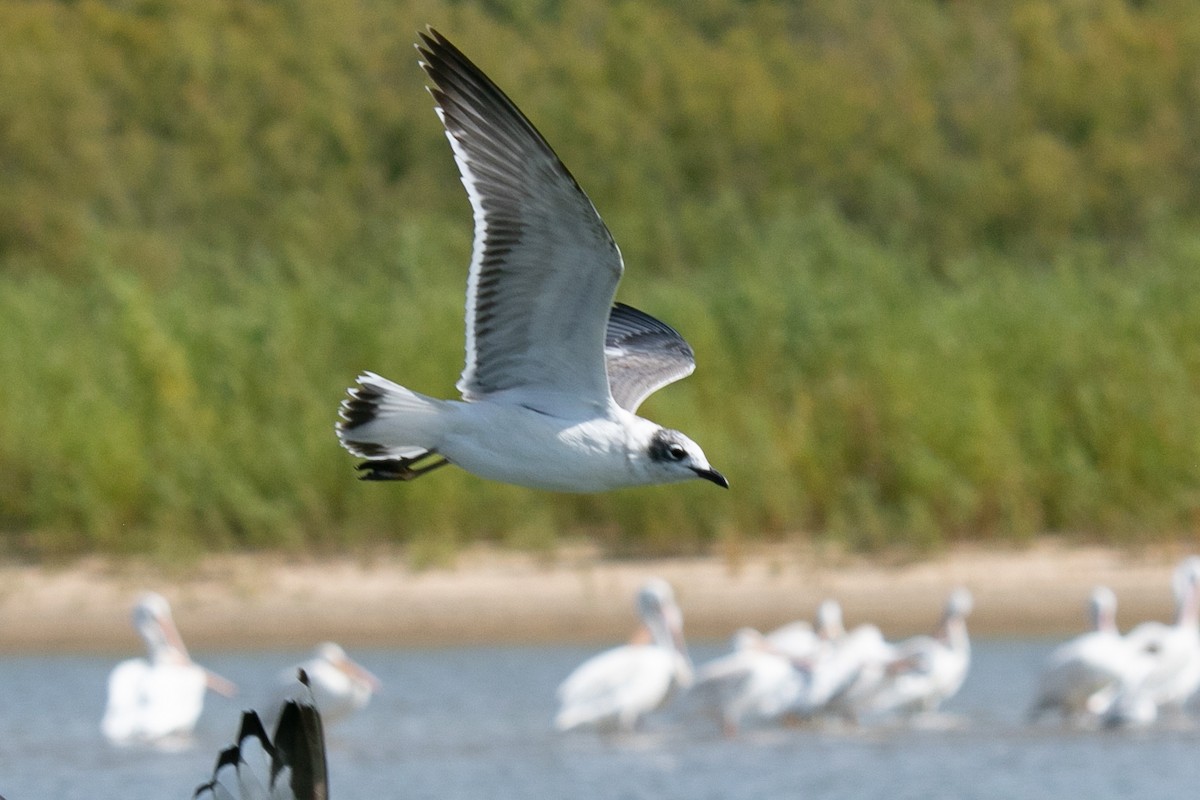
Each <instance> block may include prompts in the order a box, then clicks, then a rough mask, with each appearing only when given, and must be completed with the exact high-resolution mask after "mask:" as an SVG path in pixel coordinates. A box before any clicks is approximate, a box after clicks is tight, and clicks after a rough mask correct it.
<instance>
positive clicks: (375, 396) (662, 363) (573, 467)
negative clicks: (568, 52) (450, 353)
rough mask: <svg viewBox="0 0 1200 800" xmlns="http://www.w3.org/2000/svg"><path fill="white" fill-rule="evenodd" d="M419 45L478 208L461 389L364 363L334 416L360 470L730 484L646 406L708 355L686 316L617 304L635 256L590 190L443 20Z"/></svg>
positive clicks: (530, 480) (397, 475) (595, 483)
mask: <svg viewBox="0 0 1200 800" xmlns="http://www.w3.org/2000/svg"><path fill="white" fill-rule="evenodd" d="M418 51H419V53H420V55H421V61H420V64H421V67H422V68H423V69H424V70H425V73H426V74H427V75H428V77H429V80H430V82H431V84H432V85H431V87H430V93H431V94H432V95H433V98H434V101H435V102H436V104H437V113H438V116H439V117H440V118H441V120H442V123H443V125H444V126H445V128H446V136H447V138H448V139H449V140H450V146H451V148H452V149H453V151H454V160H455V161H456V162H457V164H458V170H459V172H460V173H461V175H462V182H463V185H464V186H465V187H466V190H467V197H468V199H469V200H470V202H471V208H472V210H473V212H474V219H475V239H474V245H473V250H472V254H471V266H470V270H469V272H468V277H467V302H466V329H467V330H466V350H467V357H466V367H465V368H464V369H463V371H462V375H461V377H460V378H459V381H458V390H459V392H461V394H462V400H461V401H456V400H437V399H434V398H432V397H427V396H425V395H421V394H418V393H417V392H414V391H412V390H410V389H406V388H404V387H403V386H400V385H398V384H396V383H393V382H391V381H389V380H387V379H385V378H382V377H380V376H379V375H376V374H375V373H372V372H364V373H363V374H361V375H360V376H359V377H358V385H357V386H356V387H354V388H352V389H350V390H349V391H348V394H349V398H348V399H346V400H344V401H343V402H342V404H341V409H340V420H339V421H338V423H337V436H338V439H339V440H340V441H341V443H342V446H343V447H345V448H346V449H347V450H349V451H350V452H351V453H353V454H354V455H356V456H359V457H361V458H365V459H367V460H366V461H365V462H363V463H362V464H361V465H359V469H360V470H361V471H362V476H361V477H362V478H364V479H366V480H403V481H407V480H412V479H414V478H417V477H419V476H421V475H424V474H425V473H427V472H429V471H431V470H434V469H437V468H439V467H442V466H445V465H446V464H456V465H458V466H459V467H461V468H462V469H465V470H467V471H468V472H471V473H473V474H475V475H478V476H480V477H483V478H488V479H491V480H496V481H502V482H505V483H513V484H518V485H521V486H527V487H531V488H535V489H549V490H553V491H564V492H598V491H606V490H609V489H616V488H620V487H626V486H640V485H645V484H658V483H674V482H678V481H683V480H688V479H692V478H703V479H704V480H707V481H711V482H713V483H715V484H717V485H718V486H722V487H725V488H728V486H729V482H728V481H727V480H726V479H725V476H723V475H722V474H721V473H720V472H718V471H717V470H715V469H713V468H712V467H711V466H710V465H709V463H708V459H707V458H705V455H704V452H703V451H702V450H701V449H700V447H699V445H697V444H696V443H695V442H693V441H692V440H691V439H689V438H688V437H687V436H684V435H683V434H682V433H680V432H678V431H674V430H670V429H668V428H664V427H662V426H661V425H658V424H656V423H654V422H651V421H650V420H647V419H644V418H642V417H639V416H637V413H636V412H637V408H638V406H639V405H641V403H642V401H643V400H645V399H646V397H647V396H649V395H650V394H651V393H652V392H654V391H655V390H657V389H659V388H661V387H663V386H665V385H667V384H669V383H672V382H674V381H677V380H679V379H680V378H683V377H685V376H687V375H689V374H691V372H692V370H693V369H695V360H694V358H693V355H692V349H691V347H690V346H689V345H688V344H687V342H686V341H684V339H683V337H681V336H680V335H679V334H678V333H676V332H675V330H674V329H672V328H671V327H669V326H668V325H666V324H664V323H662V322H660V321H658V320H657V319H654V318H653V317H651V316H650V315H648V314H645V313H643V312H641V311H638V310H636V309H634V308H631V307H630V306H627V305H624V304H620V303H617V304H614V297H615V294H616V289H617V283H618V282H619V281H620V279H621V273H622V272H623V271H624V265H623V263H622V260H621V253H620V250H618V248H617V245H616V242H614V241H613V238H612V235H611V234H610V233H609V231H608V228H607V227H605V225H604V222H603V220H601V219H600V215H599V214H598V213H597V211H596V208H595V207H594V206H593V205H592V202H591V201H590V200H589V199H588V197H587V195H586V194H584V193H583V190H582V189H580V188H579V184H577V183H576V182H575V179H574V178H573V177H572V176H571V173H570V172H568V171H567V168H566V167H565V166H563V164H562V162H561V161H559V159H558V156H556V155H555V154H554V151H553V150H552V149H551V148H550V145H549V144H547V143H546V140H545V139H543V138H542V136H541V134H540V133H538V131H537V129H536V128H534V126H533V124H532V123H530V121H529V120H528V119H526V117H525V115H524V114H522V113H521V111H520V110H519V109H518V108H517V107H516V105H514V104H513V102H512V101H511V100H509V99H508V97H507V96H506V95H505V94H504V92H502V91H501V90H500V88H499V87H497V86H496V84H494V83H493V82H492V81H491V79H490V78H488V77H487V76H486V75H485V74H484V73H483V72H482V71H481V70H480V69H479V68H478V67H477V66H475V65H474V64H473V63H472V62H471V61H470V60H468V59H467V57H466V56H465V55H463V54H462V53H461V52H460V51H459V50H458V48H456V47H455V46H454V45H453V44H451V43H450V42H449V41H448V40H446V38H445V37H443V36H442V35H441V34H440V33H438V32H437V31H435V30H433V29H432V28H430V29H429V30H428V32H427V33H423V34H421V44H420V45H419V46H418Z"/></svg>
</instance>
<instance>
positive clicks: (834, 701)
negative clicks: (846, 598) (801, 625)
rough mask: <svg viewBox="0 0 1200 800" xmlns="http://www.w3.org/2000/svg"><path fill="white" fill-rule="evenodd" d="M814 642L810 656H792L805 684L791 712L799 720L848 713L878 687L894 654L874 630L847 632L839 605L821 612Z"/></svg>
mask: <svg viewBox="0 0 1200 800" xmlns="http://www.w3.org/2000/svg"><path fill="white" fill-rule="evenodd" d="M799 632H802V629H799ZM815 637H816V642H815V646H813V647H812V648H811V649H810V650H809V653H808V655H802V654H797V655H793V656H791V657H792V659H793V661H794V662H795V663H796V665H797V666H798V667H799V670H800V674H801V677H802V680H803V683H802V687H801V690H800V693H799V694H798V696H797V698H796V701H795V702H794V703H793V704H792V709H791V711H792V712H794V713H795V714H798V715H799V716H801V717H812V716H815V715H817V714H825V713H832V714H841V715H844V714H847V713H850V708H851V705H850V704H851V701H852V700H853V699H856V698H857V697H858V696H860V695H861V694H862V693H864V692H869V691H870V690H871V688H872V687H873V686H874V685H875V684H876V683H877V682H878V680H879V677H880V676H881V675H882V665H883V664H884V663H885V662H886V661H887V659H888V658H889V657H890V654H891V649H890V647H889V646H888V644H887V642H885V641H884V640H883V634H881V633H880V632H879V629H878V628H877V627H875V626H874V625H859V626H858V627H856V628H854V630H852V631H847V630H846V628H845V625H844V624H843V622H842V607H841V605H839V604H838V602H837V601H836V600H824V601H822V602H821V605H820V606H819V607H818V608H817V625H816V631H815ZM790 638H791V641H792V643H793V644H794V645H800V646H803V645H805V643H806V641H805V640H806V637H804V636H800V637H798V638H796V637H790Z"/></svg>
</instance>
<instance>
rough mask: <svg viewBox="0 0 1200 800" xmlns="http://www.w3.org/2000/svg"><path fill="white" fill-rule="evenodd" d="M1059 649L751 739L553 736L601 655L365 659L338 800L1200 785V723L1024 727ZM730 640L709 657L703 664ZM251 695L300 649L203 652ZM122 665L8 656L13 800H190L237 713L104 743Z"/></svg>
mask: <svg viewBox="0 0 1200 800" xmlns="http://www.w3.org/2000/svg"><path fill="white" fill-rule="evenodd" d="M1052 644H1053V643H1052V642H1045V641H982V642H976V643H975V652H974V665H973V668H972V672H971V675H970V677H969V678H968V679H967V683H966V685H965V686H964V687H963V691H962V692H961V694H960V695H959V696H958V697H957V698H955V699H954V700H953V701H952V702H951V703H950V704H949V705H948V706H947V708H946V712H947V713H946V714H945V715H943V716H942V717H939V718H938V720H936V724H932V725H928V726H925V727H923V728H921V729H917V730H913V729H905V728H900V727H876V728H868V729H866V730H850V729H822V730H812V729H767V730H760V731H752V732H748V733H747V734H745V735H743V736H741V737H739V738H738V739H735V740H726V739H723V738H722V737H720V736H719V735H718V734H717V732H716V731H715V730H714V729H713V728H712V727H711V725H710V724H708V723H697V722H695V721H691V722H688V721H685V720H681V719H672V718H670V717H669V716H664V717H660V718H658V719H656V720H654V721H653V723H652V724H650V725H649V726H647V730H646V731H644V732H642V733H639V734H637V735H635V736H632V737H627V738H621V739H602V738H599V737H595V736H591V735H587V734H583V735H571V736H559V735H556V734H555V733H554V732H553V731H552V730H551V729H550V719H551V716H552V714H553V710H554V704H553V692H554V687H555V686H556V685H557V683H558V681H559V680H561V679H562V677H563V676H565V675H566V674H567V673H568V672H569V671H570V670H571V668H572V667H574V666H575V664H577V663H578V662H579V661H581V660H582V659H583V658H585V657H586V656H588V655H590V654H591V653H592V652H593V650H592V649H591V648H580V647H536V648H534V647H506V648H452V649H438V650H421V651H395V650H361V649H356V650H355V651H354V652H353V653H352V655H353V656H355V657H356V658H357V659H358V660H359V661H361V662H362V663H363V664H364V665H365V666H367V667H368V668H369V669H371V670H372V671H373V672H375V674H377V675H378V676H380V678H381V679H382V680H383V681H384V685H385V688H384V692H383V693H382V694H379V695H377V696H376V697H375V699H374V700H373V701H372V703H371V705H370V706H369V707H368V708H367V709H366V710H365V711H363V712H362V713H360V714H359V715H358V716H356V717H352V718H350V719H348V720H345V721H344V722H342V723H340V724H339V725H337V726H334V727H331V728H330V730H329V731H328V733H329V762H330V772H331V784H330V785H331V793H332V796H333V797H334V798H335V800H350V799H351V798H362V799H363V800H366V799H367V798H370V799H371V800H375V799H376V798H378V799H380V800H386V799H387V798H405V799H406V800H418V799H419V798H440V799H441V800H448V799H453V798H464V799H465V798H475V799H480V800H481V799H482V798H488V800H496V799H499V798H539V800H541V799H542V798H546V799H550V798H572V799H574V798H584V799H590V798H597V799H601V798H603V799H611V800H626V799H628V800H635V799H640V798H656V799H657V800H674V799H675V798H678V799H679V800H683V798H687V799H688V800H703V799H704V798H713V799H714V800H716V799H717V798H720V799H721V800H760V799H761V798H798V797H802V798H806V799H809V800H820V799H823V798H843V797H845V798H884V797H886V798H888V799H889V800H902V799H903V798H964V799H965V798H1031V799H1033V798H1076V797H1085V798H1087V799H1088V800H1106V799H1107V798H1127V797H1128V798H1175V797H1193V796H1195V795H1196V789H1197V786H1198V784H1200V730H1197V728H1196V727H1195V726H1191V725H1189V726H1184V727H1179V726H1174V727H1172V728H1170V729H1156V730H1151V731H1146V732H1141V733H1112V732H1107V733H1081V732H1069V731H1064V730H1061V729H1059V728H1057V727H1056V726H1053V725H1039V726H1038V727H1036V728H1031V727H1029V726H1027V725H1026V724H1025V723H1024V721H1023V714H1024V711H1025V709H1026V708H1027V705H1028V703H1029V700H1030V694H1031V692H1032V689H1033V682H1034V680H1035V678H1036V674H1037V668H1038V665H1039V664H1040V663H1041V660H1042V658H1043V657H1044V656H1045V654H1046V652H1047V651H1048V649H1049V648H1050V646H1051V645H1052ZM721 649H723V647H722V646H721V645H711V646H693V655H694V656H695V657H696V659H697V661H702V660H704V659H705V658H707V657H710V656H712V655H715V654H717V653H718V652H720V650H721ZM194 655H195V657H196V659H197V660H198V661H200V662H201V663H203V664H205V665H206V666H209V667H211V668H213V669H214V670H216V671H218V672H220V673H221V674H223V675H225V676H227V677H229V678H232V679H233V680H235V681H238V682H239V683H240V684H241V685H242V686H243V689H244V690H246V691H245V693H244V695H243V698H242V700H241V701H240V702H251V701H252V700H253V698H254V697H256V686H257V685H258V682H259V681H260V680H265V679H267V678H268V677H269V676H271V675H273V674H274V673H275V672H276V670H278V669H279V668H280V667H282V666H286V665H287V664H289V663H292V662H294V661H297V660H299V658H300V657H301V656H302V655H304V654H302V653H288V652H278V651H272V652H257V653H197V654H194ZM112 665H113V659H111V658H98V657H7V658H0V794H2V795H4V796H5V797H7V798H8V800H24V799H26V798H28V799H29V800H43V799H44V800H52V799H53V800H58V799H61V800H68V799H69V798H122V800H140V799H141V798H146V800H150V799H151V798H153V800H161V798H188V797H190V796H191V793H192V790H193V789H194V788H195V786H196V785H197V784H198V783H201V782H202V781H203V780H205V779H206V778H207V776H208V775H209V773H210V771H211V768H212V762H213V759H214V758H215V756H216V753H217V751H218V750H219V749H220V748H221V747H223V746H225V745H226V744H227V743H229V741H230V740H231V738H232V736H233V734H234V731H235V729H236V726H237V718H238V712H239V709H240V702H239V701H231V700H225V699H224V698H220V697H215V696H212V695H210V699H209V702H208V705H207V707H206V708H205V712H204V716H203V717H202V719H201V721H200V725H199V727H198V729H197V731H196V736H195V739H194V741H193V742H192V744H191V745H190V747H188V748H187V749H185V750H183V751H181V752H174V753H164V752H157V751H152V750H144V749H119V748H114V747H111V746H109V745H108V744H107V743H106V742H105V741H104V740H103V739H102V738H101V736H100V733H99V728H98V724H99V719H100V715H101V712H102V711H103V705H104V685H105V680H106V678H107V674H108V671H109V669H110V668H111V667H112Z"/></svg>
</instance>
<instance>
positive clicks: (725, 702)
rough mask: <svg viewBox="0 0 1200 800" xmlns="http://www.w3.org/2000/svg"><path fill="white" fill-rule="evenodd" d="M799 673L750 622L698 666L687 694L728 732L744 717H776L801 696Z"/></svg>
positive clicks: (746, 718) (729, 733) (749, 718)
mask: <svg viewBox="0 0 1200 800" xmlns="http://www.w3.org/2000/svg"><path fill="white" fill-rule="evenodd" d="M802 685H803V679H802V677H801V675H800V673H799V672H798V671H797V669H796V667H795V665H794V664H793V663H792V659H791V658H790V657H789V655H786V654H784V653H783V652H781V651H780V650H779V649H777V648H776V647H775V646H774V644H773V642H772V641H771V640H770V638H769V637H766V636H763V635H762V634H761V633H759V632H758V631H756V630H754V629H753V628H742V629H741V630H739V631H738V632H737V633H736V634H735V635H734V643H733V651H732V652H730V653H727V654H725V655H723V656H720V657H718V658H715V659H713V660H712V661H709V662H708V663H706V664H704V665H703V666H701V667H700V668H699V669H697V670H696V682H695V683H694V684H692V688H691V689H690V690H689V691H688V696H689V697H690V698H692V699H693V700H694V701H695V702H697V703H699V704H700V705H701V706H703V707H705V708H706V709H708V710H710V711H715V712H716V713H717V715H718V716H719V717H720V719H721V727H722V730H723V731H724V732H725V734H726V735H727V736H733V735H734V734H736V733H737V731H738V729H739V728H740V727H741V725H742V722H743V721H744V720H751V721H768V720H773V719H777V718H778V717H780V716H782V715H783V714H784V713H786V712H787V711H788V709H789V708H791V707H792V706H793V705H794V704H795V702H796V700H797V699H798V697H799V694H800V691H801V688H802Z"/></svg>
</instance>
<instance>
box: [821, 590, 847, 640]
mask: <svg viewBox="0 0 1200 800" xmlns="http://www.w3.org/2000/svg"><path fill="white" fill-rule="evenodd" d="M845 633H846V625H845V623H844V622H842V605H841V603H839V602H838V601H837V600H832V599H828V600H822V601H821V605H819V606H817V635H818V636H819V637H821V638H822V639H823V640H825V641H827V642H828V641H832V640H834V639H838V638H840V637H842V636H844V635H845Z"/></svg>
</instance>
